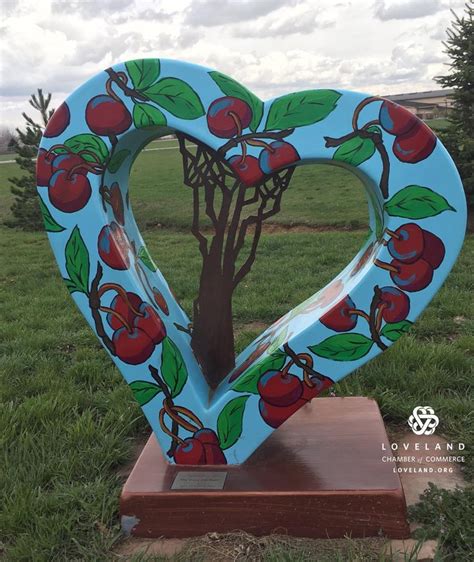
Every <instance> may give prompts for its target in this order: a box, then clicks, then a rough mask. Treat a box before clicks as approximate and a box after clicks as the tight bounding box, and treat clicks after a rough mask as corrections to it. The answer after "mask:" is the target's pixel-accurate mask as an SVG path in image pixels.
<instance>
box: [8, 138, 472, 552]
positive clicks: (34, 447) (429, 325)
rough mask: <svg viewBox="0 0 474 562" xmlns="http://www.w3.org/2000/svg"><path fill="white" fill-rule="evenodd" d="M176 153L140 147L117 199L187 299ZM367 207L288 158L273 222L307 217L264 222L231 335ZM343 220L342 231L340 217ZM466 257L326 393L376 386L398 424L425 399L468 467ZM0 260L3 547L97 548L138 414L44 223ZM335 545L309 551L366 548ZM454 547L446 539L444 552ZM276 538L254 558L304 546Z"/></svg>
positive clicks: (327, 266) (241, 338)
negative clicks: (461, 446) (66, 278)
mask: <svg viewBox="0 0 474 562" xmlns="http://www.w3.org/2000/svg"><path fill="white" fill-rule="evenodd" d="M160 146H161V145H160ZM178 162H179V160H178V153H177V152H175V151H173V150H167V151H150V152H146V153H144V154H142V155H141V156H140V157H139V159H138V161H137V163H136V165H135V167H134V171H133V174H132V193H131V199H132V204H133V207H134V210H135V214H136V216H137V219H138V222H139V223H140V225H141V227H142V229H143V230H144V236H145V238H146V240H147V242H148V245H149V249H150V251H151V253H152V255H153V256H154V257H155V258H156V261H157V262H158V263H159V264H160V267H161V269H162V271H163V273H164V275H165V277H167V279H169V281H170V283H171V285H172V287H173V288H174V290H175V292H176V294H177V296H178V298H179V299H180V301H181V302H182V304H183V305H184V307H185V308H186V309H187V311H188V312H189V311H190V306H191V302H192V298H193V296H194V293H195V290H196V284H197V275H198V272H199V267H200V262H199V257H198V251H197V248H196V243H195V240H194V238H192V237H191V236H190V235H189V234H187V232H185V231H183V229H184V227H188V225H189V217H190V215H189V208H190V207H189V204H188V200H187V199H186V198H187V197H188V196H189V194H188V193H187V191H186V188H184V187H182V186H181V183H180V182H181V179H180V178H181V176H180V173H179V172H178V169H177V165H178ZM14 170H15V165H11V164H5V165H0V209H1V211H0V213H1V215H0V220H3V219H4V218H6V216H7V215H8V208H9V204H10V201H11V198H10V195H9V192H8V188H7V185H6V182H5V178H6V177H9V176H11V175H12V173H13V172H14ZM153 174H155V176H154V177H153ZM154 178H155V179H154ZM158 178H161V179H160V180H158ZM349 194H350V195H351V198H350V200H349V197H348V195H349ZM341 200H342V201H343V206H344V208H342V205H340V204H339V205H338V201H339V202H340V201H341ZM366 217H367V208H366V204H365V202H364V195H363V191H362V188H361V186H360V185H359V182H358V180H356V179H355V178H354V176H352V175H350V174H349V173H348V172H345V171H343V170H340V169H336V168H329V167H322V166H319V167H308V168H305V169H301V170H298V172H297V174H296V178H295V179H294V181H293V183H292V186H291V188H290V189H289V191H288V193H287V194H286V198H285V200H284V204H283V211H282V213H281V214H280V215H278V216H277V217H275V221H276V222H278V223H279V224H282V225H290V224H297V225H301V224H304V225H308V226H313V227H318V228H317V229H314V230H313V231H311V230H310V229H309V228H308V229H299V228H295V229H290V230H287V231H281V230H280V229H273V231H272V232H271V233H268V234H266V235H265V236H263V238H262V241H261V244H260V246H259V255H258V257H257V260H256V262H255V266H254V269H253V270H252V273H251V274H250V275H249V276H248V278H246V280H245V282H244V283H242V285H241V286H240V287H239V289H238V291H237V293H236V295H235V301H234V303H235V307H234V310H235V317H236V318H235V321H236V326H237V346H238V347H239V349H242V348H243V347H245V345H247V343H248V342H249V341H250V340H251V339H252V338H253V337H255V335H257V332H259V331H260V328H258V329H257V328H256V326H259V327H260V326H261V325H265V324H267V323H270V322H271V321H272V320H273V319H275V318H276V317H278V316H279V315H281V314H282V313H283V312H285V311H286V310H288V309H289V308H291V307H293V306H295V305H296V304H298V303H299V302H300V301H301V300H303V299H304V298H305V297H306V296H308V295H309V294H311V293H313V292H314V290H315V289H316V288H317V287H319V286H321V285H323V284H325V283H326V282H327V281H329V280H330V279H331V278H332V277H333V276H334V275H335V273H337V272H338V271H339V270H340V269H341V268H342V267H343V265H345V264H346V263H347V261H348V260H349V259H350V258H351V257H352V256H353V255H354V253H355V252H356V251H357V249H358V248H359V246H360V245H361V243H362V241H363V240H364V238H365V235H366V231H365V225H366V220H367V219H366ZM158 224H160V225H161V227H160V228H157V225H158ZM351 226H352V227H353V228H354V227H355V230H354V231H352V232H348V231H347V230H345V229H347V228H350V227H351ZM321 227H326V228H327V230H326V231H321V232H319V231H318V230H320V229H321ZM473 259H474V237H473V236H471V237H469V238H468V239H467V240H466V243H465V246H464V249H463V252H462V255H461V257H460V259H459V261H458V263H457V265H456V267H455V269H454V270H453V272H452V273H451V275H450V277H449V279H448V281H447V283H446V285H445V286H444V287H443V289H442V290H441V292H440V293H439V294H438V295H437V297H436V298H435V299H434V301H433V302H432V303H431V305H430V306H429V308H428V310H427V311H426V312H425V313H424V315H423V317H422V318H421V319H420V320H419V321H418V322H417V324H416V325H415V328H414V329H413V331H412V333H411V334H410V335H408V336H405V337H404V338H402V340H400V342H398V343H397V344H396V345H394V346H393V347H392V348H391V349H390V350H388V351H387V353H385V354H384V355H383V356H380V357H378V358H377V359H376V360H375V361H372V362H371V363H370V364H368V365H366V366H365V367H364V368H362V369H360V370H359V371H358V372H357V373H356V374H355V375H353V376H351V377H350V378H349V379H346V380H347V382H343V383H342V384H340V385H338V387H337V388H336V392H337V393H338V394H340V395H341V394H362V395H368V396H373V397H375V398H376V399H377V401H378V403H379V405H380V407H381V410H382V413H383V415H384V417H385V420H386V422H387V423H388V425H389V427H390V428H391V429H393V430H394V431H396V430H397V429H398V428H399V427H401V426H403V425H404V426H406V420H407V417H408V415H409V414H410V413H411V410H412V409H413V407H414V406H416V405H420V404H422V405H424V404H425V403H429V404H430V405H431V406H433V408H435V410H436V412H437V414H438V415H439V417H440V419H441V424H440V428H439V430H438V433H440V434H444V435H446V436H447V437H448V438H450V439H453V440H455V441H458V440H459V441H464V442H465V443H466V449H467V456H468V462H467V464H466V472H467V474H468V475H469V474H472V473H473V471H474V462H473V457H472V456H471V451H472V448H473V446H474V432H473V423H472V386H471V385H472V382H471V381H472V370H473V348H474V345H473V344H474V325H473V324H474V322H473V318H474V314H473V312H474V304H473V300H472V291H473V281H472V274H471V269H470V268H471V267H472V262H473ZM0 260H1V264H2V267H1V268H0V312H1V318H2V320H3V321H2V323H1V324H0V350H1V353H0V356H1V359H0V401H1V402H2V404H3V407H2V408H1V409H0V435H1V436H2V437H1V442H2V447H1V451H0V453H1V455H2V456H1V461H0V465H1V466H2V478H1V479H0V493H1V511H0V535H1V538H0V541H1V543H3V545H4V549H5V555H6V558H7V559H9V560H35V561H37V560H38V561H43V560H45V561H50V560H58V561H64V560H106V559H109V558H111V556H112V555H111V554H110V552H111V548H112V547H113V546H114V545H115V544H117V542H119V541H120V539H121V535H120V529H119V526H118V518H117V510H118V496H119V493H120V488H121V484H122V480H121V477H120V475H119V468H120V467H121V466H122V465H123V464H124V463H125V462H127V460H129V459H131V458H132V455H133V450H134V443H135V442H136V439H137V438H142V437H143V436H144V435H145V434H146V433H147V431H148V427H147V423H146V421H145V420H144V418H143V416H142V415H141V411H140V409H139V407H138V405H137V404H136V403H135V402H134V400H133V398H132V395H131V392H130V390H129V388H128V386H127V385H126V384H125V383H124V382H123V381H122V379H121V375H120V374H119V372H118V370H117V369H116V368H115V367H114V366H113V365H112V363H111V361H110V360H109V359H108V357H107V355H106V353H105V352H104V351H103V350H102V348H101V346H100V345H99V343H98V341H97V339H96V337H95V336H94V335H93V334H92V332H91V330H90V329H89V327H88V325H86V322H85V320H84V319H83V318H82V316H81V315H80V314H79V312H78V311H77V310H76V308H75V306H74V304H73V302H72V300H71V298H70V296H69V294H68V292H67V290H66V287H65V285H64V284H63V282H62V281H61V279H60V276H59V273H58V270H57V267H56V264H55V262H54V260H53V257H52V254H51V251H50V248H49V245H48V242H47V239H46V236H45V235H44V234H43V233H24V232H19V231H13V230H9V229H6V228H1V229H0ZM295 272H297V274H295ZM262 279H265V283H262V282H261V280H262ZM259 280H260V283H259ZM282 280H283V281H282ZM39 291H41V292H39ZM314 407H317V402H316V404H315V406H314ZM451 503H453V502H452V500H451ZM448 505H450V504H449V502H448ZM459 505H463V510H464V511H465V516H466V517H468V514H469V509H471V510H472V505H471V506H469V504H468V503H466V505H465V507H464V503H461V504H460V503H459V502H458V503H455V506H456V509H457V510H458V511H456V510H453V509H451V508H450V509H451V510H449V509H448V515H447V517H448V519H449V514H452V513H458V512H459ZM425 511H426V510H425ZM471 512H472V511H471ZM428 513H431V512H429V511H428ZM438 513H439V512H438ZM425 516H426V517H428V516H427V515H426V513H425ZM435 516H436V512H435V514H434V515H433V514H432V515H431V518H433V517H435ZM454 524H455V523H454V522H453V525H454ZM456 525H458V527H459V523H458V522H457V523H456ZM453 532H454V531H453ZM454 536H455V539H453V540H452V542H456V543H457V545H458V548H460V549H461V550H459V552H460V553H461V554H460V557H458V558H456V559H458V560H463V559H467V558H462V557H461V555H462V554H463V553H464V554H466V555H467V554H468V553H469V537H466V536H465V535H462V537H461V538H459V536H460V535H459V533H458V534H455V535H454ZM1 543H0V547H1ZM348 545H349V546H348V547H347V548H348V549H349V550H347V555H346V556H345V557H342V558H341V557H340V556H341V554H340V553H339V554H335V555H334V556H333V557H328V558H324V560H333V561H336V560H349V559H351V560H352V559H353V560H356V559H359V560H365V559H368V558H364V557H360V558H355V554H354V557H352V555H351V554H349V552H352V553H354V552H358V551H357V549H358V548H359V546H358V545H357V544H355V543H354V544H352V543H350V541H348ZM471 546H472V545H471ZM453 548H454V547H452V545H451V543H447V544H446V552H454V550H453ZM272 549H273V550H272ZM350 549H353V550H350ZM0 552H1V548H0ZM289 552H290V551H289V550H288V549H287V550H283V551H281V549H280V547H276V546H271V545H270V547H269V550H268V553H267V554H266V556H267V558H265V559H267V560H275V561H276V560H282V561H283V560H303V559H308V558H303V557H302V555H301V553H300V554H298V552H299V551H298V552H296V551H294V552H293V551H292V554H291V557H290V553H289ZM298 556H300V557H298ZM314 559H315V560H317V559H322V558H314Z"/></svg>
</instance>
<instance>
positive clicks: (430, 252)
mask: <svg viewBox="0 0 474 562" xmlns="http://www.w3.org/2000/svg"><path fill="white" fill-rule="evenodd" d="M423 239H424V241H425V248H424V250H423V256H422V257H423V259H424V260H425V261H427V262H428V263H429V264H430V265H431V267H432V268H433V269H437V268H438V267H439V266H440V265H441V262H442V261H443V260H444V256H445V253H446V250H445V247H444V244H443V241H442V240H441V238H438V236H436V234H433V233H432V232H430V231H429V230H423Z"/></svg>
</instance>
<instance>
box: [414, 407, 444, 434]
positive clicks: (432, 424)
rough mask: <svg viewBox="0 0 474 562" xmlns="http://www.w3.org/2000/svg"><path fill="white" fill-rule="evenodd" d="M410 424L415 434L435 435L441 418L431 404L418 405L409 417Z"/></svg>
mask: <svg viewBox="0 0 474 562" xmlns="http://www.w3.org/2000/svg"><path fill="white" fill-rule="evenodd" d="M408 425H409V426H410V427H411V430H412V431H413V433H414V434H415V435H433V433H434V432H435V429H436V428H437V427H438V425H439V418H438V416H437V415H436V414H435V413H434V410H433V408H431V407H430V406H417V407H416V408H415V409H414V410H413V413H412V415H411V416H410V417H409V418H408Z"/></svg>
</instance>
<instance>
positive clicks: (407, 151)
mask: <svg viewBox="0 0 474 562" xmlns="http://www.w3.org/2000/svg"><path fill="white" fill-rule="evenodd" d="M435 146H436V136H435V134H434V133H433V131H432V130H431V129H430V128H429V127H428V126H427V125H425V124H424V123H423V122H422V121H419V120H417V122H416V124H415V126H414V127H413V128H411V129H410V130H409V131H408V132H407V133H405V134H404V135H400V136H398V137H397V138H396V139H395V140H394V141H393V153H394V154H395V156H396V157H397V158H398V159H399V160H400V161H401V162H406V163H409V164H416V163H417V162H420V161H421V160H424V159H425V158H427V157H428V156H429V155H430V154H431V153H432V152H433V150H434V148H435Z"/></svg>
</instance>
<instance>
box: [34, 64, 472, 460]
mask: <svg viewBox="0 0 474 562" xmlns="http://www.w3.org/2000/svg"><path fill="white" fill-rule="evenodd" d="M170 133H176V134H177V136H178V139H179V142H180V146H181V151H182V153H183V157H184V163H185V176H186V178H187V180H186V181H187V185H191V186H192V187H193V190H194V193H198V192H199V185H198V184H199V182H200V181H201V180H202V181H204V182H205V181H210V179H209V177H208V178H207V179H206V178H203V177H201V176H203V174H204V172H203V170H205V169H207V173H208V174H217V175H219V174H220V175H225V174H228V173H230V174H231V175H232V177H233V178H234V179H236V182H237V183H236V184H235V185H236V186H238V188H236V189H238V193H242V194H243V195H242V201H243V202H245V204H246V203H247V199H246V195H245V193H246V192H245V189H246V188H247V187H248V189H249V190H250V193H251V194H253V193H257V194H258V197H261V198H266V199H265V203H268V202H269V201H271V202H272V205H273V206H270V207H265V208H263V207H262V208H259V211H258V212H257V214H256V215H253V218H251V219H249V221H248V223H245V224H243V226H242V225H241V230H239V232H242V229H243V232H244V235H245V231H246V229H247V226H249V224H252V223H253V226H254V231H255V232H256V231H259V230H260V228H261V221H260V222H259V220H260V219H262V220H263V218H264V217H265V216H266V215H265V213H268V214H271V213H272V212H274V211H275V210H276V209H277V208H278V207H279V204H280V200H281V196H282V194H283V191H284V190H285V189H286V187H287V186H288V182H289V177H291V172H292V170H293V169H294V166H295V165H304V164H308V163H314V162H325V163H331V164H334V165H338V166H343V167H345V168H348V169H350V170H352V171H354V172H355V173H356V174H357V176H358V177H359V178H361V179H362V181H363V182H364V185H365V187H366V191H367V195H368V201H369V211H370V222H371V230H372V233H371V236H370V238H369V240H368V241H367V242H366V243H365V245H364V246H363V247H362V248H361V250H360V251H359V253H358V254H357V255H356V256H355V258H354V259H353V260H352V261H351V262H350V263H349V264H348V265H347V267H346V268H345V269H344V270H343V271H342V272H341V273H340V274H339V275H338V276H337V277H336V278H335V279H334V280H333V281H332V282H331V283H330V284H329V285H327V286H326V287H324V288H323V289H321V290H320V291H319V292H317V293H315V294H314V295H313V296H311V297H310V298H308V299H307V300H306V301H305V302H303V303H302V304H300V305H299V306H297V307H296V308H295V309H293V310H291V311H290V312H288V313H287V314H286V315H285V316H283V317H282V318H280V319H279V320H278V321H277V322H275V323H274V324H273V325H272V326H270V327H269V328H268V329H267V330H265V332H264V333H263V334H262V335H261V336H260V337H258V339H257V340H256V341H254V342H253V343H251V344H250V345H249V346H248V347H247V349H245V351H243V352H242V353H241V354H240V355H239V356H238V357H237V359H236V362H235V368H233V369H232V368H231V369H230V370H229V372H228V374H227V376H226V377H225V378H224V380H223V381H222V382H221V383H220V384H219V385H218V387H217V388H216V389H215V391H214V392H213V393H210V392H209V390H210V389H209V386H208V383H207V381H206V378H205V377H204V375H203V369H202V366H201V364H202V361H201V358H200V357H198V354H196V353H195V349H194V348H193V346H192V345H191V334H192V330H193V328H192V325H191V323H190V320H189V318H188V317H187V316H186V314H185V312H184V311H183V310H182V308H181V307H180V305H179V304H178V303H177V302H176V300H175V298H174V297H173V294H172V292H171V290H170V288H169V286H168V284H167V283H166V281H165V279H164V278H163V276H162V275H161V273H160V272H159V270H158V269H157V267H156V265H155V264H154V262H153V261H152V259H151V258H150V255H149V253H148V251H147V249H146V247H145V244H144V242H143V240H142V238H141V236H140V232H139V231H138V228H137V225H136V223H135V220H134V217H133V214H132V211H131V208H130V206H129V198H128V178H129V174H130V169H131V166H132V164H133V162H134V160H135V158H136V157H137V155H138V153H139V152H140V151H141V149H142V148H143V147H144V146H145V145H146V144H147V143H148V142H150V141H151V140H152V139H155V138H157V137H160V136H163V135H167V134H170ZM189 139H192V140H193V141H194V142H195V143H197V153H192V150H191V149H187V148H186V142H185V141H186V140H189ZM209 155H211V156H209ZM217 156H220V157H221V158H222V162H225V163H226V164H225V165H224V164H222V163H221V164H218V165H217V168H215V169H214V168H212V166H210V165H208V168H205V166H204V164H202V165H201V164H200V162H201V160H199V161H198V158H202V162H206V161H207V162H209V159H210V158H211V159H212V158H214V163H215V162H218V161H219V159H218V158H217ZM206 159H207V160H206ZM187 163H189V166H187ZM203 166H204V167H203ZM216 169H217V170H218V171H217V172H216ZM212 170H214V171H212ZM270 179H271V182H273V183H271V182H270ZM216 181H217V180H216ZM269 182H270V183H269ZM37 183H38V191H39V195H40V200H41V209H42V212H43V216H44V221H45V225H46V230H47V231H48V233H49V239H50V242H51V246H52V248H53V251H54V254H55V256H56V259H57V262H58V264H59V268H60V271H61V274H62V276H63V278H64V280H65V282H66V285H67V287H68V289H69V291H70V292H71V294H72V297H73V299H74V301H75V302H76V304H77V305H78V307H79V308H80V310H81V311H82V313H83V314H84V316H85V317H86V319H87V321H88V322H89V324H90V325H91V327H92V328H93V330H94V331H95V333H96V334H97V337H98V338H99V339H100V341H101V343H102V344H103V345H104V347H105V348H106V350H107V351H108V352H109V354H110V355H111V357H112V359H113V360H114V362H115V364H116V365H117V367H118V368H119V369H120V371H121V372H122V374H123V376H124V377H125V380H126V381H127V383H128V384H129V385H130V387H131V389H132V391H133V393H134V395H135V397H136V399H137V400H138V402H139V403H140V405H141V407H142V409H143V412H144V413H145V415H146V417H147V419H148V421H149V423H150V425H151V426H152V428H153V431H154V433H155V435H156V437H157V439H158V441H159V443H160V445H161V447H162V450H163V451H164V452H165V454H166V455H167V457H168V458H169V460H170V462H176V463H180V464H194V465H199V464H225V463H228V464H239V463H242V462H243V461H245V460H246V459H247V457H248V456H249V455H250V454H251V453H252V452H253V451H254V450H255V449H256V448H257V447H258V446H259V445H260V444H261V443H262V442H263V441H264V440H265V439H266V438H267V437H268V435H269V434H270V433H271V432H272V431H273V430H274V429H275V428H277V427H278V426H279V425H280V424H282V423H283V422H284V421H285V420H286V419H288V418H289V417H290V416H291V415H292V414H294V413H295V412H296V411H297V410H298V409H299V408H300V407H301V406H303V405H304V404H306V403H307V402H308V401H310V400H311V399H312V398H314V397H315V396H317V395H318V394H320V393H321V392H322V391H323V390H325V389H327V388H328V387H329V386H330V385H332V384H333V383H334V382H337V381H340V380H341V379H342V378H343V377H345V376H346V375H348V374H349V373H350V372H352V371H353V370H354V369H356V368H358V367H360V366H361V365H363V364H364V363H366V362H367V361H370V360H371V359H373V358H374V357H376V356H377V355H378V354H379V353H380V352H382V351H384V350H385V349H387V347H388V346H390V345H391V344H392V343H393V342H395V341H396V340H397V339H398V338H399V337H400V336H401V335H403V334H404V333H405V332H407V331H408V330H409V329H410V327H411V325H412V323H413V322H414V320H415V319H416V318H417V316H418V315H419V314H420V313H421V312H422V311H423V309H424V308H425V307H426V306H427V305H428V303H429V302H430V300H431V299H432V298H433V296H434V295H435V294H436V292H437V291H438V290H439V288H440V287H441V284H442V283H443V281H444V280H445V279H446V276H447V275H448V273H449V271H450V269H451V268H452V266H453V264H454V261H455V259H456V256H457V254H458V252H459V250H460V248H461V244H462V241H463V235H464V230H465V223H466V205H465V199H464V194H463V189H462V185H461V182H460V179H459V175H458V173H457V171H456V168H455V166H454V164H453V162H452V160H451V158H450V156H449V155H448V153H447V152H446V150H445V149H444V147H443V146H442V145H441V143H440V141H439V140H438V139H437V138H436V137H435V135H434V133H433V132H432V131H431V130H430V129H429V128H428V127H427V126H426V125H425V124H424V123H423V122H421V121H420V120H419V119H417V118H416V117H415V116H414V115H413V114H411V113H410V112H409V111H407V110H406V109H404V108H402V107H400V106H398V105H396V104H394V103H393V102H390V101H388V100H383V99H381V98H377V97H369V96H367V95H364V94H360V93H355V92H348V91H342V90H329V89H328V90H307V91H304V92H297V93H293V94H288V95H284V96H281V97H279V98H276V99H273V100H270V101H268V102H262V101H261V100H260V99H258V98H257V97H256V96H255V95H254V94H252V93H251V92H250V91H249V90H247V89H246V88H245V87H243V86H241V85H240V84H239V83H238V82H236V81H235V80H233V79H232V78H229V77H228V76H225V75H223V74H221V73H219V72H216V71H212V70H209V69H207V68H203V67H200V66H195V65H191V64H186V63H182V62H176V61H172V60H159V59H145V60H136V61H130V62H127V63H124V64H118V65H116V66H114V67H112V68H108V69H107V70H106V71H105V72H102V73H100V74H98V75H97V76H95V77H94V78H92V79H91V80H89V81H88V82H86V83H85V84H83V85H82V86H81V87H80V88H79V89H77V90H76V91H75V92H74V93H73V94H71V96H70V97H69V98H68V99H67V100H66V101H65V102H64V103H63V104H62V105H61V106H60V107H59V108H58V109H57V110H56V111H55V113H54V115H53V116H52V118H51V120H50V121H49V123H48V126H47V128H46V130H45V132H44V136H43V140H42V143H41V147H40V149H39V154H38V160H37ZM269 185H270V187H269ZM202 189H207V188H205V187H203V188H202ZM205 195H206V201H207V200H208V199H207V198H208V197H212V192H211V191H209V192H208V191H207V190H206V193H205ZM250 199H251V197H250V196H249V200H250ZM261 200H262V201H263V199H261ZM242 204H244V203H242ZM216 220H217V219H216ZM216 224H218V222H216ZM227 227H228V229H229V231H228V232H231V231H232V228H233V227H232V224H230V225H227ZM196 228H197V224H194V225H193V233H195V234H196V237H197V238H198V239H199V241H200V249H201V253H202V254H203V256H204V257H205V256H206V255H207V254H206V251H208V250H207V249H206V242H205V237H202V236H201V237H200V235H199V233H198V232H195V229H196ZM235 232H237V231H235ZM258 235H259V232H258ZM256 237H257V236H255V235H254V240H255V238H256ZM257 241H258V240H257ZM241 242H242V240H240V239H239V238H238V237H237V235H236V236H235V240H234V246H233V248H234V249H235V248H238V247H239V244H240V243H241ZM240 245H242V244H240ZM253 257H254V256H253ZM250 265H251V264H249V266H250ZM249 266H248V267H249ZM248 267H246V266H245V264H244V268H243V269H241V270H239V271H237V272H236V273H235V276H234V278H233V279H234V282H235V283H236V282H238V280H239V277H240V278H241V277H243V275H244V274H245V273H246V272H247V271H246V269H248ZM194 321H195V322H196V319H195V320H194ZM201 333H204V334H205V333H206V331H205V330H204V331H202V332H201ZM204 348H205V346H204ZM204 352H205V349H204ZM196 357H198V359H199V361H198V359H197V358H196ZM200 363H201V364H200Z"/></svg>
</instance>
